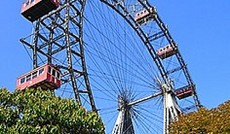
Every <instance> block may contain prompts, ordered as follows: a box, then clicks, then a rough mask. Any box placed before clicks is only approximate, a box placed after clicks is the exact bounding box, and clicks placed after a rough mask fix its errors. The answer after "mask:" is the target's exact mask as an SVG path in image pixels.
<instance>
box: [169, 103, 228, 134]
mask: <svg viewBox="0 0 230 134" xmlns="http://www.w3.org/2000/svg"><path fill="white" fill-rule="evenodd" d="M170 133H172V134H207V133H208V134H230V100H229V101H227V102H225V103H223V104H221V105H220V106H218V107H217V108H214V109H211V110H208V109H205V108H201V109H200V110H199V111H197V112H193V113H189V114H187V115H184V116H180V117H179V120H178V121H176V122H174V123H172V124H171V126H170Z"/></svg>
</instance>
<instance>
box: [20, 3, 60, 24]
mask: <svg viewBox="0 0 230 134" xmlns="http://www.w3.org/2000/svg"><path fill="white" fill-rule="evenodd" d="M59 5H60V1H59V0H26V1H25V2H24V3H23V4H22V8H21V14H22V16H24V17H25V18H26V19H28V20H29V21H31V22H34V21H35V20H37V19H39V18H40V17H42V16H44V15H46V14H48V13H49V12H50V11H52V10H55V9H57V8H58V6H59Z"/></svg>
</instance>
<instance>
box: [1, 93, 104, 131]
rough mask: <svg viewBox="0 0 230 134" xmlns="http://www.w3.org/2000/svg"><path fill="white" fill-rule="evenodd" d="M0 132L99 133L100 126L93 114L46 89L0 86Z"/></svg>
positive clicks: (98, 120) (99, 121) (72, 101)
mask: <svg viewBox="0 0 230 134" xmlns="http://www.w3.org/2000/svg"><path fill="white" fill-rule="evenodd" d="M0 133H1V134H2V133H6V134H8V133H14V134H17V133H18V134H19V133H20V134H21V133H30V134H36V133H39V134H40V133H41V134H49V133H50V134H59V133H60V134H65V133H71V134H72V133H77V134H78V133H81V134H101V133H104V126H103V123H102V121H101V119H100V117H99V116H98V115H97V114H96V113H94V112H87V111H86V110H85V109H84V108H83V107H82V106H79V105H78V104H77V103H75V101H74V100H68V99H62V98H60V97H55V95H54V94H53V92H52V91H50V90H47V91H44V90H41V89H26V90H25V91H23V92H22V91H17V90H16V91H15V92H13V93H10V92H9V91H8V90H6V89H0Z"/></svg>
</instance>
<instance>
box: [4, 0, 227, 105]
mask: <svg viewBox="0 0 230 134" xmlns="http://www.w3.org/2000/svg"><path fill="white" fill-rule="evenodd" d="M22 2H23V0H17V1H16V0H15V1H13V2H12V1H11V2H9V1H2V3H1V4H2V5H3V6H2V7H1V9H0V16H1V19H0V20H1V25H0V29H1V30H0V40H1V45H0V62H1V64H0V76H1V77H0V87H6V88H8V89H9V90H11V91H13V90H14V89H15V81H16V78H17V77H18V76H20V75H21V74H23V73H25V72H27V71H29V70H30V69H31V60H30V58H29V56H28V54H27V53H26V50H25V49H24V48H23V45H22V44H21V43H20V42H19V39H20V38H22V37H25V36H26V35H28V34H29V33H31V24H30V23H29V22H28V21H27V20H25V19H24V18H23V17H22V16H21V15H20V7H21V4H22ZM151 3H152V4H154V5H156V7H157V9H158V13H159V15H160V16H161V19H162V20H163V21H164V22H165V23H166V24H167V25H168V28H169V30H170V32H171V35H172V36H173V37H174V39H175V40H176V42H177V43H178V45H179V48H180V51H181V54H182V55H183V58H184V59H185V61H186V63H187V64H188V68H189V71H190V74H191V76H192V78H193V80H194V82H195V84H196V85H197V92H198V95H199V98H200V101H201V103H202V104H203V105H204V106H206V107H208V108H212V107H216V106H217V105H218V104H220V103H222V102H224V101H226V100H229V99H230V84H229V81H230V78H229V77H230V70H229V65H230V60H229V58H230V54H229V52H230V45H229V44H230V40H229V35H230V34H229V31H230V15H229V12H230V8H229V5H230V1H227V0H222V1H217V0H213V1H208V0H204V1H199V0H192V1H183V0H178V1H162V0H154V1H151Z"/></svg>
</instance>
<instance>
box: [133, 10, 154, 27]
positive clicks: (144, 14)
mask: <svg viewBox="0 0 230 134" xmlns="http://www.w3.org/2000/svg"><path fill="white" fill-rule="evenodd" d="M154 14H156V9H155V8H153V7H150V8H148V9H144V10H142V11H140V12H138V13H137V14H135V17H134V20H135V21H136V22H137V23H138V24H140V25H141V24H143V23H145V22H147V21H149V20H151V19H152V18H154Z"/></svg>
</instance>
